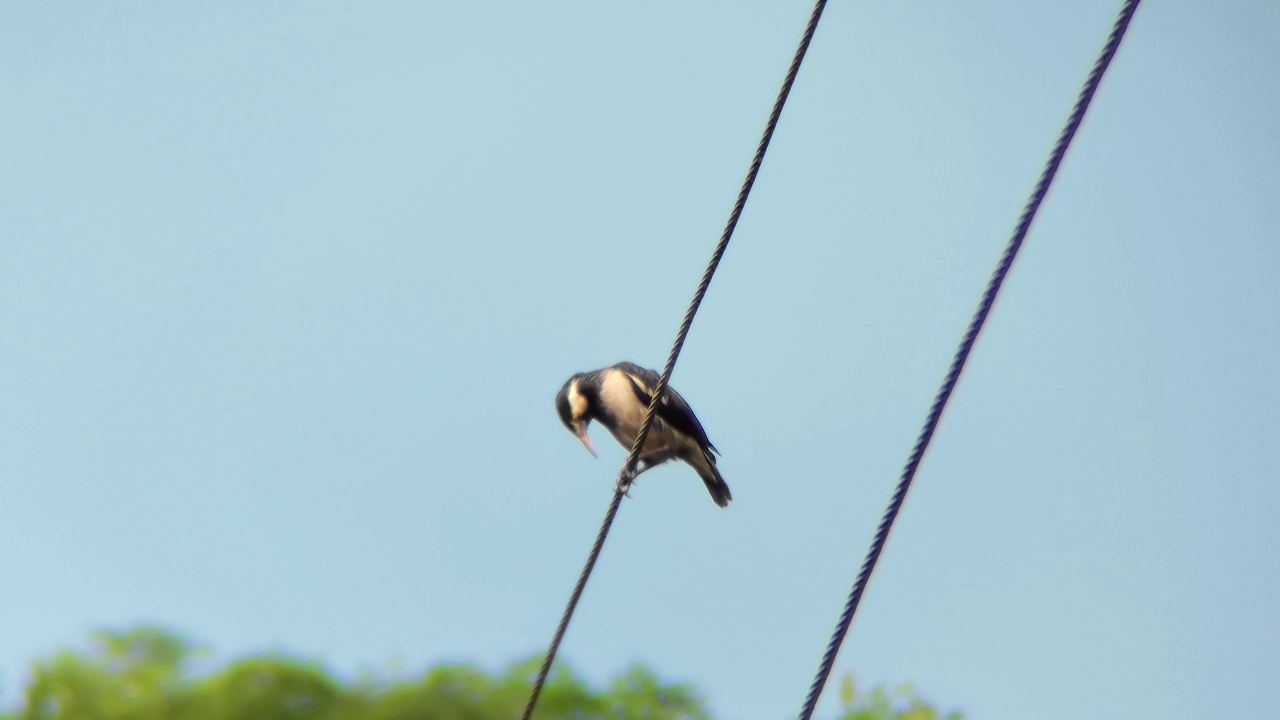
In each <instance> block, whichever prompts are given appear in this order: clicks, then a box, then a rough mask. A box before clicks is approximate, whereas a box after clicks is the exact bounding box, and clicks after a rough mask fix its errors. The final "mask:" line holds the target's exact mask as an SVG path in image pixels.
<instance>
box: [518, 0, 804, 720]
mask: <svg viewBox="0 0 1280 720" xmlns="http://www.w3.org/2000/svg"><path fill="white" fill-rule="evenodd" d="M826 6H827V0H818V2H817V3H816V4H815V5H814V7H813V13H812V14H811V15H810V16H809V24H808V25H807V26H806V27H805V29H804V36H803V37H801V39H800V47H798V48H796V54H795V57H793V58H792V59H791V67H790V68H789V69H788V70H787V76H786V79H784V80H783V81H782V89H781V90H779V91H778V99H777V100H775V101H774V103H773V112H771V113H769V120H768V122H766V123H765V128H764V134H763V135H762V136H761V137H760V144H759V145H758V146H757V147H756V154H755V157H753V158H752V159H751V167H750V168H749V169H748V170H747V177H746V179H745V180H743V182H742V189H741V190H740V191H739V192H738V200H737V202H735V203H734V205H733V210H732V211H731V212H730V213H729V221H728V222H727V223H726V224H725V227H724V232H723V233H721V234H720V242H719V243H718V244H717V245H716V249H715V251H714V252H713V253H712V254H711V261H710V262H709V263H707V269H706V270H705V271H704V272H703V273H702V281H701V282H699V283H698V289H697V290H696V291H695V292H694V294H693V300H692V301H691V302H690V303H689V309H688V310H686V311H685V313H684V321H683V322H682V323H680V330H679V332H677V333H676V341H675V343H674V344H673V345H672V346H671V354H670V355H669V356H667V365H666V367H664V368H663V370H662V377H660V378H659V379H658V384H657V386H656V387H654V389H653V397H652V398H651V399H650V401H649V411H648V412H647V413H646V414H645V416H644V423H643V424H641V426H640V432H638V433H637V434H636V440H635V443H634V444H633V445H632V446H631V452H630V453H629V454H628V455H627V459H626V462H624V463H623V464H622V469H621V470H620V471H619V472H618V482H617V486H616V487H615V489H614V493H613V502H611V503H610V504H609V510H608V512H606V513H605V516H604V522H603V523H602V524H601V525H600V532H599V534H597V535H596V542H595V544H594V545H592V546H591V554H590V555H588V556H587V564H586V565H585V566H583V568H582V574H581V575H579V576H578V583H577V584H576V585H574V587H573V594H572V595H570V596H569V604H568V605H566V606H565V608H564V615H563V616H562V617H561V618H560V625H559V627H557V628H556V634H555V637H553V638H552V639H551V647H549V648H548V649H547V656H546V658H545V659H544V660H543V661H542V667H541V668H539V669H538V677H537V679H535V680H534V683H533V689H532V690H531V691H530V693H529V701H528V703H526V704H525V706H524V714H523V715H521V718H522V719H523V720H529V719H530V718H531V717H532V716H533V709H534V707H536V706H537V704H538V696H539V695H541V694H542V687H543V685H545V684H546V682H547V674H548V673H550V672H551V663H552V662H553V661H554V660H555V657H556V652H557V651H558V650H559V649H560V642H561V641H562V640H564V634H565V631H566V630H567V629H568V628H569V620H570V619H571V618H572V617H573V612H574V609H575V608H577V606H578V599H579V598H581V597H582V591H583V589H584V588H586V586H587V579H588V578H590V577H591V571H592V570H593V569H594V568H595V566H596V560H598V559H599V558H600V551H601V550H602V549H603V548H604V541H605V538H606V537H607V536H608V535H609V528H610V527H612V526H613V519H614V517H616V516H617V514H618V507H619V505H621V503H622V496H623V495H625V494H626V492H627V489H628V488H630V487H631V482H632V480H634V479H635V474H636V463H637V462H639V459H640V448H642V447H644V441H645V440H646V439H647V438H648V437H649V428H650V427H652V426H653V418H654V412H655V411H656V410H657V407H658V402H659V401H660V400H661V398H662V395H663V393H664V392H666V389H667V384H668V383H669V382H670V381H671V373H672V371H674V370H675V367H676V360H677V359H678V358H679V357H680V350H681V349H683V348H684V341H685V338H686V337H688V335H689V328H690V327H692V326H693V317H694V315H696V314H697V313H698V307H699V306H700V305H702V298H703V297H705V296H706V294H707V288H708V287H710V286H711V278H712V276H714V275H715V273H716V268H717V267H719V265H720V258H722V257H724V251H725V250H726V249H727V248H728V247H729V239H730V238H731V237H733V231H734V228H736V227H737V226H738V218H740V217H741V216H742V210H743V208H744V207H746V204H747V197H748V196H749V195H750V194H751V187H752V186H753V185H755V182H756V175H757V174H759V172H760V165H761V164H762V163H763V162H764V154H765V152H766V151H767V150H768V149H769V141H770V140H771V139H773V131H774V129H776V128H777V126H778V118H780V117H781V116H782V107H783V105H785V104H786V102H787V96H788V95H790V94H791V86H792V85H793V84H794V83H795V80H796V74H797V73H799V72H800V63H801V62H802V61H803V60H804V55H805V53H806V52H807V51H808V50H809V43H810V41H812V40H813V33H814V31H815V30H817V28H818V20H820V19H821V18H822V10H823V9H824V8H825V7H826Z"/></svg>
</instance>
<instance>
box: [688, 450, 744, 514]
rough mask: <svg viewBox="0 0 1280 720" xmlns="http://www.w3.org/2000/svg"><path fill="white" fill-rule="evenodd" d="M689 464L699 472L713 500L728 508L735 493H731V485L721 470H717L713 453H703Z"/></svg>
mask: <svg viewBox="0 0 1280 720" xmlns="http://www.w3.org/2000/svg"><path fill="white" fill-rule="evenodd" d="M689 464H690V465H692V466H693V469H694V470H697V471H698V477H700V478H702V482H703V484H705V485H706V486H707V492H709V493H711V499H712V500H714V501H715V503H716V504H717V505H719V506H720V507H727V506H728V505H729V501H730V500H732V499H733V493H731V492H729V485H728V484H727V483H725V481H724V478H723V477H721V475H720V470H719V469H717V468H716V458H715V456H714V455H712V454H711V451H709V450H704V451H702V452H701V453H700V456H699V457H697V458H695V459H694V461H693V462H691V463H689Z"/></svg>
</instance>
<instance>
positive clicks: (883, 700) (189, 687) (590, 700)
mask: <svg viewBox="0 0 1280 720" xmlns="http://www.w3.org/2000/svg"><path fill="white" fill-rule="evenodd" d="M202 655H203V652H202V650H201V649H200V648H199V647H197V646H195V645H193V644H192V643H190V642H189V641H187V640H186V639H184V638H183V637H182V636H180V635H177V634H174V633H171V632H168V631H165V630H162V629H158V628H153V627H139V628H133V629H130V630H126V631H122V632H100V633H97V634H95V635H94V637H93V642H92V643H91V645H90V647H89V649H88V650H86V651H76V650H64V651H62V652H60V653H58V654H56V655H54V656H52V657H49V658H46V659H43V660H38V661H37V662H35V663H34V664H33V666H32V668H31V673H30V678H29V680H28V682H27V685H26V688H25V693H24V699H23V701H22V703H21V704H20V705H19V706H18V707H16V708H13V709H10V710H8V711H0V720H304V719H305V720H491V719H498V718H501V719H502V720H508V719H511V718H518V717H519V716H520V712H521V710H523V708H524V702H525V699H526V698H527V697H528V691H529V686H530V683H531V681H532V678H533V676H534V675H535V674H536V672H537V669H538V660H537V659H536V658H535V659H532V660H528V661H525V662H519V663H514V664H512V665H510V666H508V667H507V668H506V669H504V670H502V671H501V672H497V673H491V672H486V671H484V670H482V669H479V668H476V667H473V666H470V665H438V666H436V667H433V668H431V669H429V670H427V671H426V672H425V673H423V674H422V675H421V676H419V677H416V678H395V679H391V678H379V677H376V676H374V675H372V674H367V675H364V676H361V677H358V678H356V679H354V680H343V679H341V678H338V677H335V676H334V675H333V674H332V673H330V672H328V671H327V670H326V669H325V668H324V667H322V666H321V665H319V664H317V663H314V662H309V661H306V660H301V659H298V658H294V657H289V656H287V655H280V654H269V655H259V656H254V657H249V658H245V659H242V660H237V661H235V662H232V663H230V664H228V665H226V666H225V667H223V668H221V669H220V670H217V671H209V672H204V673H199V672H196V669H195V668H194V667H193V666H194V665H195V664H197V661H198V659H199V658H200V657H201V656H202ZM833 689H834V688H833ZM839 692H840V701H841V705H842V710H841V712H840V715H839V716H838V718H837V720H937V718H939V717H940V715H939V713H938V711H937V710H936V709H934V708H933V707H932V706H930V705H929V704H927V703H925V702H924V701H923V700H921V699H920V698H919V697H918V696H917V695H916V693H915V691H914V690H913V689H911V688H910V687H909V686H908V687H903V688H899V689H897V690H895V691H892V692H890V691H887V690H885V689H884V688H875V689H873V690H871V691H870V692H868V693H866V694H865V695H858V694H857V693H855V691H854V686H853V678H852V677H850V676H845V677H844V678H843V680H842V682H841V685H840V690H839ZM535 716H536V717H537V718H538V719H539V720H633V719H635V720H639V719H640V718H643V719H645V720H710V719H711V715H710V714H708V712H707V710H706V709H705V705H704V702H703V699H702V697H701V695H700V694H699V693H698V692H697V691H696V690H695V689H694V688H692V687H690V686H688V685H683V684H678V683H669V682H666V681H663V680H661V679H660V678H659V677H658V676H657V675H655V674H654V673H653V672H652V671H650V670H648V669H646V668H644V667H641V666H639V665H636V666H634V667H632V668H631V669H630V670H628V671H627V672H625V673H623V674H621V675H619V676H617V677H614V678H612V679H610V680H609V681H608V682H606V683H605V686H604V687H602V688H597V687H593V686H591V685H590V684H589V683H587V682H586V681H585V680H583V679H582V678H580V677H578V676H576V675H574V674H573V672H572V671H570V670H568V669H566V668H564V667H563V666H561V667H560V669H558V670H557V671H555V672H553V673H552V676H551V677H550V678H549V679H548V681H547V685H546V688H545V689H544V690H543V693H542V697H541V699H540V700H539V702H538V711H537V713H535ZM959 719H960V715H959V714H958V713H952V714H951V715H948V716H947V720H959Z"/></svg>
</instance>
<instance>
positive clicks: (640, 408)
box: [556, 362, 733, 507]
mask: <svg viewBox="0 0 1280 720" xmlns="http://www.w3.org/2000/svg"><path fill="white" fill-rule="evenodd" d="M659 378H660V376H659V375H658V373H656V372H654V371H652V370H647V369H645V368H642V367H640V366H639V365H636V364H634V363H629V362H621V363H618V364H617V365H613V366H611V367H607V368H604V369H602V370H594V371H592V372H584V373H578V374H576V375H574V376H573V377H571V378H569V380H568V381H567V382H565V384H564V387H562V388H560V392H559V393H557V394H556V412H558V413H559V414H560V421H561V422H563V423H564V426H565V427H566V428H568V429H569V432H572V433H573V434H574V435H577V436H578V439H579V440H581V441H582V444H583V445H586V446H587V450H589V451H591V454H592V455H595V454H596V449H595V446H594V445H593V444H592V442H591V436H590V435H588V434H587V426H588V425H590V424H591V421H592V420H599V421H600V424H601V425H604V426H605V428H607V429H608V430H609V433H610V434H612V435H613V437H614V438H615V439H616V440H617V441H618V443H619V444H620V445H622V446H623V447H624V448H626V449H627V450H628V451H630V450H631V446H632V445H634V444H635V440H636V434H637V433H639V432H640V425H641V424H642V423H643V422H644V416H645V414H646V413H647V412H648V410H649V403H650V401H651V400H652V399H653V389H654V388H655V387H657V385H658V380H659ZM719 452H720V451H719V450H716V448H715V446H714V445H712V444H711V441H710V440H708V439H707V432H706V431H705V430H703V429H702V423H700V422H698V417H697V416H696V415H694V414H693V409H692V408H690V407H689V403H687V402H685V401H684V398H682V397H680V393H678V392H676V391H675V389H674V388H672V387H670V386H668V387H667V389H666V390H665V391H664V392H663V393H662V401H661V402H659V403H658V408H657V410H656V411H655V413H654V418H653V426H652V427H651V428H650V429H649V436H648V437H647V438H645V442H644V447H643V448H641V450H640V458H639V464H638V465H637V474H639V473H641V472H644V471H645V470H648V469H649V468H652V467H655V466H657V465H661V464H662V463H665V462H667V461H669V460H682V461H684V462H685V463H686V464H688V465H689V466H690V467H692V468H693V469H694V470H695V471H696V472H697V473H698V477H700V478H702V482H703V483H705V484H706V486H707V492H709V493H711V499H712V500H714V501H715V502H716V504H717V505H719V506H720V507H725V506H726V505H728V504H729V501H730V500H732V499H733V495H731V494H730V493H729V486H728V485H726V484H725V482H724V478H723V477H721V476H720V471H719V470H717V469H716V458H715V455H713V454H712V453H716V454H719Z"/></svg>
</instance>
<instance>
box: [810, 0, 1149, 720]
mask: <svg viewBox="0 0 1280 720" xmlns="http://www.w3.org/2000/svg"><path fill="white" fill-rule="evenodd" d="M1139 2H1140V0H1126V2H1125V3H1124V5H1123V6H1122V7H1121V8H1120V16H1119V17H1118V18H1117V19H1116V23H1115V25H1114V26H1113V27H1112V28H1111V36H1110V37H1108V38H1107V43H1106V45H1105V46H1104V47H1103V48H1102V53H1101V54H1100V55H1099V56H1098V60H1097V62H1095V63H1094V64H1093V70H1091V71H1090V72H1089V77H1088V78H1087V79H1086V80H1085V83H1084V88H1083V89H1081V90H1080V96H1079V97H1078V98H1077V99H1076V104H1075V107H1074V108H1073V109H1072V111H1071V116H1070V117H1069V118H1068V119H1067V124H1066V127H1064V128H1063V129H1062V134H1061V135H1059V136H1058V142H1057V144H1055V145H1054V146H1053V152H1051V153H1050V154H1049V161H1048V162H1047V163H1046V164H1045V167H1044V172H1042V173H1041V174H1040V181H1039V182H1037V183H1036V186H1035V189H1034V190H1033V191H1032V192H1031V198H1030V199H1029V200H1028V201H1027V205H1026V207H1025V208H1024V209H1023V211H1022V217H1020V218H1019V219H1018V224H1017V226H1016V227H1015V228H1014V231H1013V237H1012V238H1010V239H1009V244H1008V245H1007V246H1006V247H1005V249H1004V254H1003V255H1001V256H1000V262H999V263H998V264H997V265H996V270H995V273H994V274H992V276H991V280H990V282H988V283H987V289H986V291H985V292H984V293H983V294H982V300H981V301H980V302H979V303H978V310H977V312H975V313H974V314H973V319H972V320H971V321H970V322H969V328H968V330H966V331H965V334H964V338H963V339H962V340H961V341H960V347H959V349H958V350H956V354H955V357H954V358H952V360H951V367H950V368H949V369H948V370H947V376H946V377H945V378H944V379H943V381H942V387H941V388H939V390H938V394H937V396H935V397H934V399H933V405H932V406H930V408H929V414H928V415H927V416H926V417H925V421H924V428H923V429H921V431H920V437H919V438H918V439H917V440H916V444H915V447H913V448H912V449H911V454H910V455H909V456H908V457H907V464H906V466H905V467H903V469H902V476H901V478H900V479H899V480H898V486H897V488H896V489H895V490H894V491H893V497H892V498H890V500H889V507H888V508H887V509H886V510H885V512H884V517H883V518H881V520H880V526H879V527H878V528H876V534H875V538H874V539H873V540H872V541H871V549H870V550H869V551H868V552H867V558H866V560H864V561H863V563H862V570H860V571H859V572H858V578H857V580H855V581H854V583H853V589H852V590H850V591H849V599H848V600H847V601H845V605H844V612H842V613H841V614H840V621H839V622H838V623H837V624H836V629H835V632H834V633H833V634H832V636H831V642H830V643H829V644H828V645H827V651H826V653H824V654H823V656H822V664H821V666H820V667H819V668H818V675H817V677H815V678H814V680H813V686H812V687H811V688H809V695H808V697H806V698H805V701H804V707H803V708H801V710H800V720H810V718H812V717H813V711H814V708H815V707H816V706H817V704H818V698H819V697H820V696H821V695H822V688H823V686H825V685H826V683H827V677H828V676H829V675H830V674H831V668H832V666H834V665H835V661H836V654H837V653H839V652H840V644H841V643H842V642H844V636H845V633H847V632H848V631H849V625H850V624H851V623H852V622H853V614H854V613H855V612H856V611H857V609H858V603H859V601H861V600H862V593H863V590H865V589H866V587H867V581H868V580H869V579H870V577H871V573H872V571H874V570H875V567H876V561H877V560H878V559H879V558H880V551H881V550H883V549H884V544H885V541H886V540H887V539H888V537H889V530H890V529H891V528H892V527H893V521H894V519H895V518H896V517H897V516H898V510H900V509H901V508H902V502H903V500H904V499H905V498H906V496H907V490H909V489H910V488H911V481H912V479H913V478H915V475H916V469H917V468H919V467H920V460H921V458H923V457H924V453H925V450H927V449H928V448H929V441H930V440H931V439H932V438H933V433H934V431H935V430H936V429H937V428H938V421H939V419H941V417H942V411H943V410H945V409H946V406H947V400H948V399H950V397H951V391H952V390H954V389H955V387H956V381H957V380H959V379H960V373H961V372H962V371H963V370H964V365H965V362H966V361H967V360H968V359H969V353H970V351H972V350H973V343H974V341H975V340H976V339H977V337H978V333H979V332H981V331H982V326H983V324H984V323H985V322H986V320H987V314H988V313H990V312H991V306H992V305H993V304H994V303H995V301H996V295H997V294H998V293H999V292H1000V286H1001V285H1003V284H1004V280H1005V277H1006V276H1007V275H1008V274H1009V268H1010V267H1011V266H1012V265H1013V261H1014V258H1016V257H1017V255H1018V249H1019V248H1021V247H1022V241H1023V238H1025V237H1026V236H1027V230H1028V229H1029V228H1030V227H1031V221H1032V220H1034V219H1035V215H1036V211H1037V210H1038V209H1039V208H1040V203H1041V202H1042V201H1043V200H1044V196H1045V193H1047V192H1048V191H1049V185H1050V183H1052V182H1053V177H1054V175H1056V174H1057V172H1058V166H1059V165H1060V164H1061V163H1062V158H1063V156H1065V155H1066V152H1067V147H1068V146H1070V145H1071V139H1072V138H1073V137H1075V134H1076V130H1077V129H1078V128H1079V127H1080V121H1081V120H1083V119H1084V114H1085V111H1086V110H1088V109H1089V102H1090V101H1091V100H1093V94H1094V93H1095V92H1097V90H1098V83H1099V82H1101V80H1102V76H1103V74H1104V73H1105V72H1106V70H1107V66H1108V65H1110V64H1111V58H1112V57H1114V56H1115V54H1116V49H1117V48H1119V47H1120V41H1121V40H1122V39H1123V38H1124V33H1125V30H1126V29H1127V28H1128V27H1129V21H1130V20H1131V19H1132V18H1133V13H1134V11H1135V10H1137V8H1138V3H1139Z"/></svg>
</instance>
